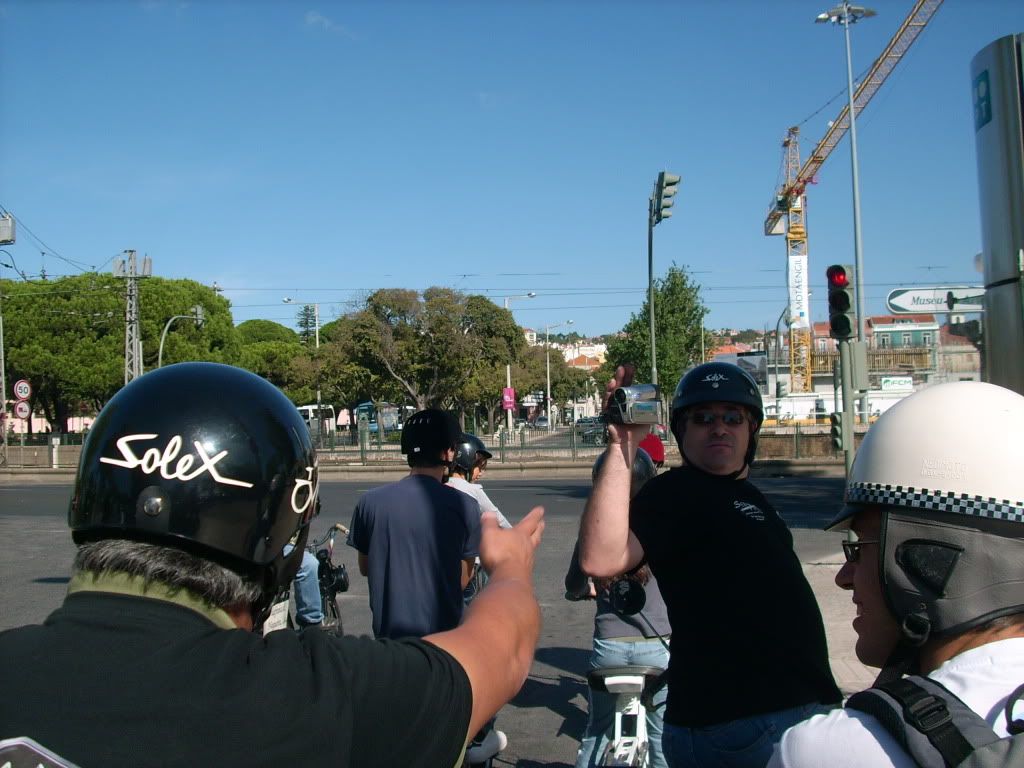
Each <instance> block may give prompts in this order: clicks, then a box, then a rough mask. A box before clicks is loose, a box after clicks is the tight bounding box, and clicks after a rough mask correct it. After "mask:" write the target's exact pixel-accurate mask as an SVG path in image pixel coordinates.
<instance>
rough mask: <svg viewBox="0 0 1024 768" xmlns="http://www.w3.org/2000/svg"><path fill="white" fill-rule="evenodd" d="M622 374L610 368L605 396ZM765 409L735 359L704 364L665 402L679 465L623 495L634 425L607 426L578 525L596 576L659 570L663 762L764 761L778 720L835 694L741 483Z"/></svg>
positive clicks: (773, 520)
mask: <svg viewBox="0 0 1024 768" xmlns="http://www.w3.org/2000/svg"><path fill="white" fill-rule="evenodd" d="M632 381H633V370H632V366H621V367H620V368H619V369H618V370H617V371H616V374H615V378H613V379H612V380H611V381H610V382H608V387H607V391H606V395H608V396H610V395H611V393H612V392H614V390H615V388H617V387H620V386H628V385H629V384H631V383H632ZM763 418H764V409H763V406H762V403H761V394H760V392H759V391H758V388H757V384H756V383H755V382H754V380H753V379H752V378H751V377H750V375H749V374H747V373H746V372H744V371H743V370H742V369H741V368H739V367H738V366H735V365H731V364H728V363H717V362H716V363H705V364H704V365H699V366H697V367H695V368H693V369H691V370H690V371H688V372H687V373H686V374H684V376H683V377H682V379H681V380H680V381H679V385H678V386H677V387H676V391H675V395H674V397H673V399H672V413H671V429H672V434H673V435H674V436H675V439H676V442H677V444H678V445H679V449H680V453H681V454H682V458H683V466H681V467H676V468H673V469H671V470H669V471H668V472H665V473H662V474H661V475H659V476H658V477H655V478H654V479H652V480H651V481H650V482H648V483H647V484H646V485H645V486H644V488H643V490H641V491H640V493H638V494H637V495H636V497H635V498H634V499H633V500H632V502H631V501H630V498H629V485H630V468H631V467H632V465H633V457H634V456H635V454H636V450H637V446H638V445H639V444H640V442H641V440H642V439H643V438H644V435H645V434H646V432H647V427H646V426H645V425H621V424H609V425H608V436H609V437H608V439H609V447H608V459H607V460H606V461H605V463H604V467H603V468H602V471H601V473H600V474H599V476H598V477H597V478H596V480H595V482H594V490H593V492H592V494H591V496H590V499H589V500H588V501H587V505H586V508H585V510H584V513H583V521H582V525H581V531H580V561H581V565H582V567H583V570H584V571H585V572H586V573H588V574H590V575H591V576H595V577H612V576H615V575H618V574H620V573H626V572H629V571H632V570H633V569H635V568H637V567H638V566H640V565H641V564H643V563H645V562H646V563H647V564H649V565H650V567H651V571H652V572H653V573H654V575H655V577H656V578H657V579H658V583H659V585H660V587H661V593H662V596H663V597H664V599H665V604H666V607H667V609H668V616H669V622H670V624H671V626H672V657H671V660H670V663H669V678H668V680H669V683H668V704H667V709H666V712H665V717H664V719H665V729H664V735H663V739H662V744H663V748H664V754H665V756H666V758H667V761H668V764H669V765H670V766H672V768H679V766H698V767H699V766H736V767H740V766H742V767H744V768H746V767H751V768H753V767H754V766H756V767H757V768H763V766H764V765H765V763H766V762H767V761H768V759H769V757H770V756H771V753H772V745H773V742H775V741H776V740H777V739H778V737H779V736H780V735H781V734H782V732H783V731H784V730H785V729H786V728H788V727H789V726H791V725H793V724H795V723H797V722H800V721H801V720H803V719H805V718H807V717H810V716H811V715H813V714H815V713H817V712H823V711H827V710H828V709H831V708H832V707H833V706H834V705H836V704H838V702H839V700H840V698H841V697H840V693H839V689H838V688H837V687H836V684H835V681H834V680H833V678H832V673H831V671H830V670H829V666H828V651H827V648H826V643H825V630H824V625H823V623H822V620H821V613H820V611H819V610H818V605H817V603H816V602H815V599H814V594H813V592H812V591H811V588H810V585H809V584H808V583H807V579H806V578H805V577H804V575H803V570H802V569H801V567H800V562H799V560H798V559H797V557H796V554H795V553H794V551H793V537H792V535H791V534H790V532H789V529H788V528H787V527H786V525H785V523H784V522H783V521H782V519H781V518H780V517H779V515H778V513H777V512H776V511H775V509H774V507H772V505H771V503H770V502H769V501H768V500H767V499H766V498H765V497H764V496H763V495H762V494H761V493H760V491H758V490H757V488H755V487H754V486H753V485H752V484H751V483H750V482H749V481H748V480H747V475H748V473H749V469H750V463H751V462H752V461H753V459H754V454H755V452H756V450H757V436H758V432H759V431H760V428H761V423H762V421H763Z"/></svg>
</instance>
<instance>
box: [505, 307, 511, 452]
mask: <svg viewBox="0 0 1024 768" xmlns="http://www.w3.org/2000/svg"><path fill="white" fill-rule="evenodd" d="M509 298H510V297H508V296H506V297H505V309H508V300H509ZM505 388H506V389H512V361H511V360H509V362H507V363H505ZM505 426H506V428H507V429H508V431H509V433H511V432H512V409H511V408H509V409H507V410H506V411H505Z"/></svg>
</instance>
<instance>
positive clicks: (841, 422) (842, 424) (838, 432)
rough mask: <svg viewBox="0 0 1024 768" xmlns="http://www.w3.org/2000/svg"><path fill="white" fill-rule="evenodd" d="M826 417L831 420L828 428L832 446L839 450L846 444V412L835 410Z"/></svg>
mask: <svg viewBox="0 0 1024 768" xmlns="http://www.w3.org/2000/svg"><path fill="white" fill-rule="evenodd" d="M828 419H829V421H830V422H832V428H831V429H830V430H829V434H831V435H832V447H833V448H835V449H836V450H837V451H841V450H843V448H844V446H845V444H846V414H845V413H844V412H843V411H837V412H836V413H833V414H830V415H829V417H828Z"/></svg>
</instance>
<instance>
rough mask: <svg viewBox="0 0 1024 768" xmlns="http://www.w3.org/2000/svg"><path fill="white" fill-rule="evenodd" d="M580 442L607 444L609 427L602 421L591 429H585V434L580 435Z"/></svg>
mask: <svg viewBox="0 0 1024 768" xmlns="http://www.w3.org/2000/svg"><path fill="white" fill-rule="evenodd" d="M580 442H581V443H584V444H589V445H607V443H608V428H607V427H606V426H605V425H604V423H603V422H602V423H598V424H596V425H595V426H593V427H591V428H590V429H585V430H583V434H581V435H580Z"/></svg>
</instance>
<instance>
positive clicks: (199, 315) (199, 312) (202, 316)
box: [156, 304, 206, 368]
mask: <svg viewBox="0 0 1024 768" xmlns="http://www.w3.org/2000/svg"><path fill="white" fill-rule="evenodd" d="M175 320H194V321H195V324H196V325H197V326H198V327H200V328H202V327H203V322H204V321H205V320H206V313H205V311H204V310H203V307H202V306H201V305H199V304H196V305H195V306H194V307H192V314H191V315H172V316H171V319H170V320H168V321H167V324H166V325H165V326H164V332H163V333H161V334H160V349H159V351H158V352H157V354H156V367H157V368H160V367H162V366H163V364H164V341H165V340H166V339H167V332H168V331H169V330H171V323H173V322H174V321H175Z"/></svg>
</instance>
